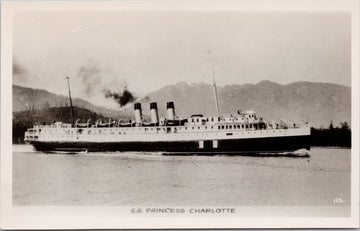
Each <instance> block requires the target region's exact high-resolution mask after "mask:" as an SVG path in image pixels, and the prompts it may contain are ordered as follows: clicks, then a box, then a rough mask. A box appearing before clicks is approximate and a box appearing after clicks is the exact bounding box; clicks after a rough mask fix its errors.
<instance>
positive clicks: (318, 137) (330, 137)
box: [311, 121, 351, 148]
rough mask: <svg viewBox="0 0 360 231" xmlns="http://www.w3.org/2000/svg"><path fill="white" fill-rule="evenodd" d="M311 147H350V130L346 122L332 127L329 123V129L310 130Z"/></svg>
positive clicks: (331, 123)
mask: <svg viewBox="0 0 360 231" xmlns="http://www.w3.org/2000/svg"><path fill="white" fill-rule="evenodd" d="M311 146H331V147H346V148H350V147H351V129H350V126H349V124H348V123H347V122H341V123H340V127H334V124H333V122H332V121H330V125H329V128H313V127H312V128H311Z"/></svg>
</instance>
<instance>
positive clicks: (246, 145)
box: [30, 135, 310, 155]
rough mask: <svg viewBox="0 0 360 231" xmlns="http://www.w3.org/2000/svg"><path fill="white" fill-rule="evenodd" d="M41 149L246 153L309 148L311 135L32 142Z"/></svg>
mask: <svg viewBox="0 0 360 231" xmlns="http://www.w3.org/2000/svg"><path fill="white" fill-rule="evenodd" d="M30 143H31V144H32V145H33V146H34V147H35V148H36V149H37V150H38V151H44V152H51V151H55V152H56V151H68V152H77V151H88V152H106V151H120V152H129V151H131V152H162V153H167V154H183V155H186V154H190V155H191V154H209V155H211V154H247V153H249V154H250V153H277V152H291V151H296V150H299V149H307V150H310V136H309V135H302V136H280V137H262V138H245V139H244V138H242V139H224V140H217V141H216V144H215V143H214V141H213V140H205V141H199V140H197V141H195V140H194V141H151V142H150V141H127V142H42V141H32V142H30Z"/></svg>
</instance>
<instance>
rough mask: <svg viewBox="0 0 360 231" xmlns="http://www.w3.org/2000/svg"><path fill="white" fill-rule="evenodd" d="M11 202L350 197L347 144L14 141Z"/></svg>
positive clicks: (290, 201)
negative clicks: (257, 148) (294, 148)
mask: <svg viewBox="0 0 360 231" xmlns="http://www.w3.org/2000/svg"><path fill="white" fill-rule="evenodd" d="M13 161H14V162H13V170H14V171H13V174H14V177H13V203H14V205H118V206H120V205H133V206H134V205H168V206H171V205H173V206H176V205H182V206H185V205H202V206H204V205H209V206H210V205H222V206H225V205H232V206H236V205H239V206H241V205H243V206H244V205H260V206H263V205H304V206H306V205H325V206H328V205H330V206H331V205H334V198H341V200H342V203H341V204H342V205H349V204H350V149H327V148H312V150H311V157H310V158H289V157H244V156H162V155H159V154H157V153H87V154H44V153H39V152H35V151H34V150H32V147H31V146H28V145H14V153H13Z"/></svg>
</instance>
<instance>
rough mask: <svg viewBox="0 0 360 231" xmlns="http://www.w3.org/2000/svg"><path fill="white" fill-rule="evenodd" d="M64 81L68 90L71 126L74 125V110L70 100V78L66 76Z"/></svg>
mask: <svg viewBox="0 0 360 231" xmlns="http://www.w3.org/2000/svg"><path fill="white" fill-rule="evenodd" d="M65 79H66V80H67V83H68V89H69V100H70V107H71V124H72V125H74V108H73V105H72V100H71V92H70V81H69V79H70V78H69V77H68V76H66V78H65Z"/></svg>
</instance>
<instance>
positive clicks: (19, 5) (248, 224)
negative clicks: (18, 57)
mask: <svg viewBox="0 0 360 231" xmlns="http://www.w3.org/2000/svg"><path fill="white" fill-rule="evenodd" d="M31 9H32V10H39V9H41V10H54V9H56V10H120V9H121V10H197V11H215V10H216V11H218V10H223V11H249V10H256V11H272V10H277V11H282V10H293V11H350V12H351V15H352V23H351V25H352V27H351V28H352V37H351V39H352V72H351V73H352V114H351V115H352V120H351V123H352V147H353V148H352V152H351V160H352V162H351V174H352V175H351V216H350V217H321V216H317V217H291V216H285V217H284V216H283V217H280V215H278V217H270V214H271V212H272V211H278V213H277V214H281V213H283V214H286V213H289V214H291V213H293V214H296V213H299V212H301V211H302V212H303V211H304V210H305V211H308V213H309V214H310V215H311V214H313V215H314V212H315V213H316V209H317V208H316V207H286V206H284V207H274V206H270V207H269V206H268V207H241V208H242V210H241V212H240V216H228V217H223V216H221V217H211V218H210V217H201V216H199V217H188V216H177V217H176V216H170V215H166V216H151V217H145V216H143V217H136V216H131V214H127V215H124V214H126V211H128V209H129V207H100V206H81V207H73V206H67V207H60V206H53V207H45V206H39V207H35V206H31V207H27V206H23V207H13V206H12V138H11V137H12V136H11V134H12V122H11V121H12V120H11V118H12V101H11V98H12V82H11V80H12V14H13V11H14V10H31ZM359 87H360V85H359V1H358V0H328V1H320V0H318V1H316V0H272V1H270V0H268V1H261V0H243V1H236V0H225V1H220V0H208V1H205V0H198V1H190V0H185V1H184V0H182V1H175V0H149V1H117V2H115V1H112V2H105V1H102V2H95V1H87V2H72V1H71V2H69V1H66V2H29V1H27V2H1V222H2V223H1V228H5V229H15V228H16V229H24V228H26V229H55V228H56V229H68V228H87V229H104V228H106V229H107V228H126V229H129V228H153V229H155V228H355V227H359V102H360V100H359V99H360V98H359ZM250 211H252V212H250ZM251 213H253V214H259V215H260V217H255V216H251V215H249V214H251ZM275 214H276V213H275Z"/></svg>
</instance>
